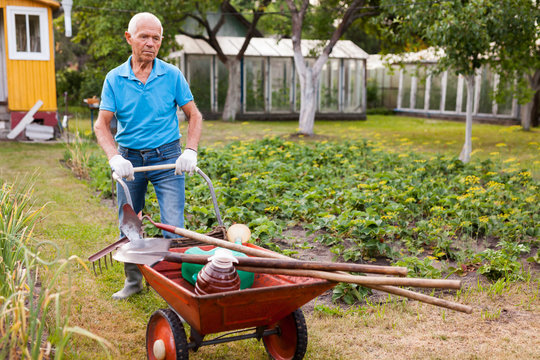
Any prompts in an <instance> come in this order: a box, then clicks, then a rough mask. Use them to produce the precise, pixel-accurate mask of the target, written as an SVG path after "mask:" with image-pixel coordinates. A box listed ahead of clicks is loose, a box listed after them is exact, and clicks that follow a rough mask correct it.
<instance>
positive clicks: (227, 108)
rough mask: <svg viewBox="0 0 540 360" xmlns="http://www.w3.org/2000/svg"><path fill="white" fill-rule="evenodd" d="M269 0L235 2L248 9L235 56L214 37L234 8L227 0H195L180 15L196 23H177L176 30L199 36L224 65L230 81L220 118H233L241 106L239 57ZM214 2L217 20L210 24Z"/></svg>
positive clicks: (196, 37) (251, 36) (243, 9)
mask: <svg viewBox="0 0 540 360" xmlns="http://www.w3.org/2000/svg"><path fill="white" fill-rule="evenodd" d="M270 2H271V0H262V1H257V2H255V3H253V2H250V1H247V2H246V1H239V2H237V6H242V8H241V11H250V12H251V22H250V24H249V28H248V30H247V34H246V35H245V37H244V43H243V44H242V47H241V48H240V50H239V51H238V53H237V54H236V56H234V57H228V56H227V55H225V53H224V51H223V49H222V48H221V45H220V44H219V42H218V41H217V35H218V32H219V30H220V29H221V27H222V26H223V24H224V23H225V21H226V17H225V15H226V14H227V13H230V12H231V11H234V10H235V9H234V8H233V7H232V6H231V3H230V1H221V2H216V1H211V0H210V1H197V2H193V6H194V9H193V11H189V12H187V13H185V14H184V15H183V16H181V17H179V20H180V21H181V22H184V21H185V20H186V19H193V20H195V22H196V23H197V24H198V25H199V27H198V28H197V30H196V31H198V32H195V31H192V32H190V31H187V30H185V29H183V28H182V27H177V28H176V30H177V31H178V32H179V33H180V34H184V35H187V36H189V37H191V38H194V39H202V40H204V41H205V42H206V43H208V45H210V46H211V47H212V48H213V49H214V50H215V51H216V53H217V57H218V59H219V60H220V61H221V62H222V63H223V64H224V65H225V66H226V67H227V70H228V72H229V82H228V88H227V96H226V98H225V105H224V108H223V114H222V118H223V120H235V118H236V113H237V112H238V110H239V108H240V90H239V89H240V60H241V59H242V57H243V56H244V53H245V52H246V50H247V48H248V45H249V42H250V41H251V39H252V38H253V37H254V36H255V34H256V33H258V31H257V23H258V22H259V20H260V18H261V17H262V16H263V15H264V12H265V9H266V8H267V6H268V5H269V4H270ZM216 6H218V7H219V9H220V10H221V15H220V17H219V20H218V21H217V22H216V23H215V24H214V25H212V24H211V23H210V21H209V19H208V13H209V12H210V11H212V10H214V11H215V10H217V9H216Z"/></svg>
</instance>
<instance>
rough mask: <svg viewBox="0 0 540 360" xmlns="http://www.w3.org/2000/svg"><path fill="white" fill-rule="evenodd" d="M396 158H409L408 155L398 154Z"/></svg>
mask: <svg viewBox="0 0 540 360" xmlns="http://www.w3.org/2000/svg"><path fill="white" fill-rule="evenodd" d="M398 157H400V158H406V157H409V154H399V155H398Z"/></svg>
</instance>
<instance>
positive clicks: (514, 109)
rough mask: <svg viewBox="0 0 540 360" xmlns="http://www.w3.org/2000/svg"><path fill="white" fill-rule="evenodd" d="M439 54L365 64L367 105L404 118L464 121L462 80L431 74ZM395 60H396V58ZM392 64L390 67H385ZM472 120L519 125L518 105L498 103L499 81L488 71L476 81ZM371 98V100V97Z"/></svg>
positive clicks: (424, 53)
mask: <svg viewBox="0 0 540 360" xmlns="http://www.w3.org/2000/svg"><path fill="white" fill-rule="evenodd" d="M437 58H438V54H437V53H436V52H434V51H432V50H429V49H428V50H425V51H422V52H418V53H413V54H407V55H406V56H405V57H404V58H403V59H401V60H400V63H399V64H398V61H397V60H393V59H390V60H388V59H385V60H384V61H383V60H382V58H381V56H380V55H370V56H369V60H368V75H367V76H368V99H369V100H368V105H369V106H373V104H374V105H375V106H379V107H387V108H393V109H394V110H396V111H398V112H402V113H407V114H411V115H412V114H414V115H421V116H427V117H440V118H456V117H458V118H464V117H465V111H466V109H465V106H466V103H467V88H466V83H465V79H464V77H463V76H461V75H456V74H455V73H454V72H452V71H444V72H442V73H438V74H437V73H436V72H434V69H435V65H436V63H437ZM396 59H397V58H396ZM388 62H389V63H391V64H393V65H392V66H390V67H389V66H388V65H386V63H388ZM475 80H476V81H475V90H474V103H473V118H474V119H475V120H476V121H491V122H492V121H495V122H498V123H501V122H505V123H516V124H517V123H519V105H518V103H517V100H516V99H512V98H511V97H508V98H507V99H505V101H503V102H501V103H497V102H496V101H495V100H494V97H493V94H494V91H495V89H496V87H497V84H498V81H499V78H498V75H497V74H494V73H493V72H491V71H490V69H489V68H486V67H484V68H482V69H480V70H479V71H478V73H477V75H476V79H475ZM370 95H371V96H370Z"/></svg>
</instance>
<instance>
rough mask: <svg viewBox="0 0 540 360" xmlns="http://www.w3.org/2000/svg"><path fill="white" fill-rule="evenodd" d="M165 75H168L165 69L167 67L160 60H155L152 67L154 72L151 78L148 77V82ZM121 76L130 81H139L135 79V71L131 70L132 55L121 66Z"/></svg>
mask: <svg viewBox="0 0 540 360" xmlns="http://www.w3.org/2000/svg"><path fill="white" fill-rule="evenodd" d="M165 73H166V69H165V66H164V65H163V62H162V61H161V60H159V59H158V58H155V59H154V64H153V65H152V72H151V73H150V76H149V77H148V81H151V80H153V79H154V78H156V77H157V76H160V75H163V74H165ZM119 75H120V76H123V77H127V78H128V79H129V80H138V79H137V78H136V77H135V74H134V73H133V69H132V68H131V55H130V57H129V59H127V61H126V62H125V63H123V64H122V65H121V66H120V72H119ZM148 81H147V82H148Z"/></svg>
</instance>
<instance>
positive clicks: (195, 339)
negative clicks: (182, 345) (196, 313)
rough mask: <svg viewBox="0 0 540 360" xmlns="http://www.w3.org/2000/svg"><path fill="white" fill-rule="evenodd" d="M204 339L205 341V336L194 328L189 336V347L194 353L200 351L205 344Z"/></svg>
mask: <svg viewBox="0 0 540 360" xmlns="http://www.w3.org/2000/svg"><path fill="white" fill-rule="evenodd" d="M203 339H204V336H203V335H201V334H199V332H198V331H197V330H195V329H194V328H191V332H190V334H189V341H190V343H189V345H190V346H191V349H192V350H193V351H197V350H199V348H200V347H201V344H202V342H203Z"/></svg>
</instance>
